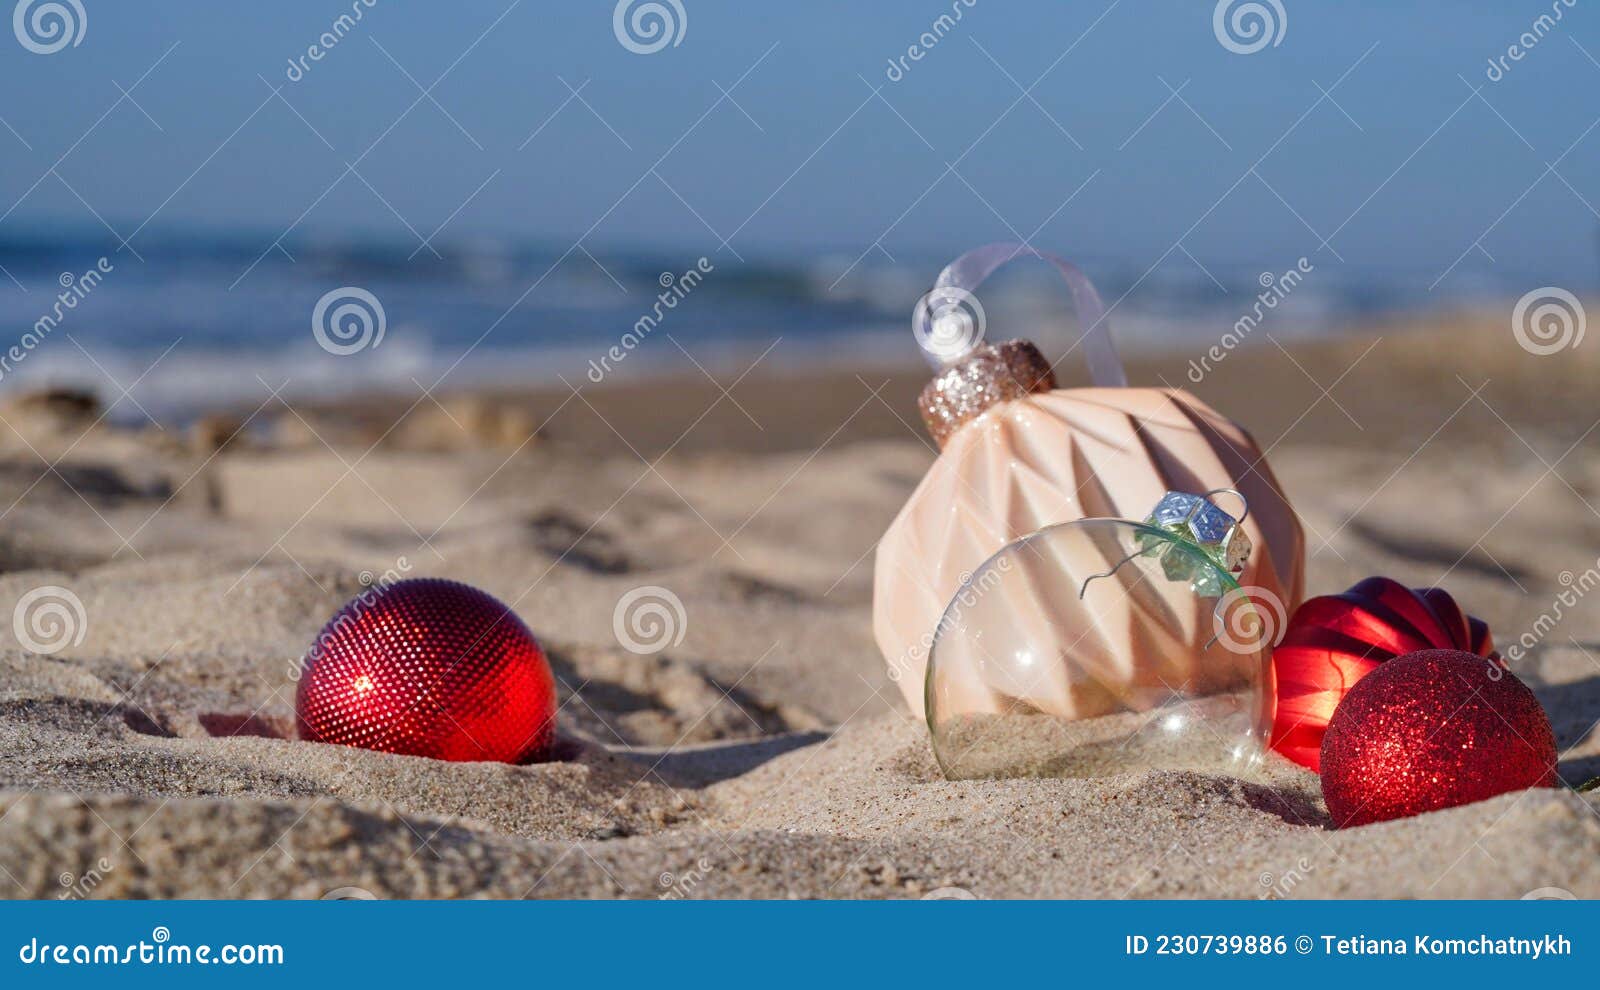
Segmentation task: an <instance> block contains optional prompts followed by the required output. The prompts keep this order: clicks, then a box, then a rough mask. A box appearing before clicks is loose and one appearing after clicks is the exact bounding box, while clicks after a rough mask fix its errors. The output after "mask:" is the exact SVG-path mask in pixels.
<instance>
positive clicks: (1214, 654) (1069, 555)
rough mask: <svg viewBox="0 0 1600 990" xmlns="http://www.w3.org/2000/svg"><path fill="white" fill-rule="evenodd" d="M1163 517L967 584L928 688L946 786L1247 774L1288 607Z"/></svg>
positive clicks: (1087, 527)
mask: <svg viewBox="0 0 1600 990" xmlns="http://www.w3.org/2000/svg"><path fill="white" fill-rule="evenodd" d="M1169 497H1170V496H1169ZM1184 497H1186V498H1195V496H1184ZM1200 501H1204V500H1203V499H1200ZM1162 504H1163V505H1167V504H1168V503H1167V502H1166V501H1165V500H1164V501H1163V503H1162ZM1206 505H1209V503H1206ZM1160 508H1161V507H1160V506H1158V507H1157V510H1158V511H1157V512H1153V513H1152V515H1151V517H1150V518H1149V519H1147V520H1146V521H1145V522H1143V523H1138V522H1133V521H1131V520H1126V519H1084V520H1079V521H1076V522H1069V523H1063V524H1061V525H1057V526H1051V527H1048V528H1046V529H1042V530H1039V531H1038V532H1036V533H1033V534H1031V535H1029V536H1025V537H1023V538H1022V539H1019V540H1017V541H1015V542H1013V543H1010V544H1008V545H1007V546H1006V547H1004V548H1003V549H1001V550H1000V551H999V552H998V553H996V554H995V555H994V556H992V557H990V558H989V559H988V560H986V561H985V562H984V563H983V564H982V565H981V566H980V567H978V568H977V570H976V571H974V572H973V574H972V575H971V577H970V578H969V579H967V580H966V581H964V582H963V583H962V586H961V590H960V591H959V592H958V593H957V594H956V596H955V597H954V599H952V601H951V602H950V605H949V607H948V608H947V609H946V610H945V613H944V615H943V617H942V618H941V619H940V621H939V625H938V627H937V629H936V630H935V632H934V635H933V644H932V647H931V649H930V651H929V656H928V668H927V678H926V697H925V701H926V710H927V719H928V727H929V729H930V730H931V731H932V735H933V749H934V753H935V755H936V756H937V757H938V760H939V764H940V766H941V767H942V768H943V769H944V772H945V774H946V776H948V777H950V778H951V779H963V778H979V777H1095V776H1101V775H1105V774H1112V773H1120V772H1125V771H1135V770H1141V769H1172V770H1196V771H1203V772H1220V773H1227V774H1232V775H1235V776H1249V775H1251V774H1252V773H1253V772H1254V771H1255V770H1256V768H1257V766H1258V764H1259V763H1260V761H1261V759H1262V755H1263V753H1264V751H1265V747H1266V743H1267V739H1268V735H1269V732H1270V730H1271V725H1272V697H1273V691H1272V666H1271V645H1272V640H1273V638H1274V637H1275V635H1276V632H1277V630H1279V629H1281V627H1282V624H1283V623H1282V617H1281V611H1282V607H1283V606H1282V605H1281V603H1278V602H1276V601H1275V597H1276V596H1274V595H1272V594H1271V593H1270V592H1267V591H1265V590H1264V589H1259V588H1240V586H1239V585H1238V583H1237V581H1236V580H1235V578H1234V576H1233V574H1232V573H1230V572H1229V570H1228V569H1227V567H1228V565H1229V563H1230V559H1229V558H1230V557H1236V555H1237V546H1236V545H1231V544H1230V539H1231V538H1232V533H1231V530H1230V531H1227V532H1220V531H1219V532H1216V533H1210V532H1207V531H1206V527H1205V526H1204V525H1198V526H1194V527H1192V528H1190V527H1189V526H1188V523H1189V521H1190V520H1187V519H1182V518H1178V519H1162V518H1160V512H1159V510H1160ZM1169 514H1170V513H1169ZM1224 518H1226V516H1224ZM1209 537H1215V539H1210V538H1209Z"/></svg>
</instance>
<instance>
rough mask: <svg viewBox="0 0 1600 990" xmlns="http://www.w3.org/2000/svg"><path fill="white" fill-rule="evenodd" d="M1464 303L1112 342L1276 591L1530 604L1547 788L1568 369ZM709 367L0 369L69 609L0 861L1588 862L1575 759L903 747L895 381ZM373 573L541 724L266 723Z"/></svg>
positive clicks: (1571, 866) (435, 889)
mask: <svg viewBox="0 0 1600 990" xmlns="http://www.w3.org/2000/svg"><path fill="white" fill-rule="evenodd" d="M1505 319H1506V318H1505V314H1504V313H1502V312H1494V313H1488V314H1483V315H1472V314H1466V315H1456V316H1439V317H1437V318H1434V319H1431V320H1430V321H1429V322H1428V323H1427V324H1425V325H1412V326H1393V325H1381V326H1370V327H1361V328H1354V329H1353V330H1352V331H1351V332H1350V333H1348V334H1346V335H1343V336H1341V337H1338V338H1336V339H1329V340H1321V341H1317V342H1314V343H1299V344H1294V345H1292V346H1290V345H1285V346H1280V345H1279V344H1278V343H1276V342H1274V341H1272V340H1270V339H1261V340H1258V341H1253V342H1252V345H1251V346H1249V347H1247V348H1243V349H1240V350H1238V351H1236V352H1233V353H1230V354H1229V355H1228V357H1227V359H1226V360H1225V361H1223V362H1221V363H1219V364H1218V365H1217V366H1216V367H1215V368H1214V369H1213V370H1212V371H1211V372H1210V373H1209V374H1206V375H1204V376H1202V378H1203V380H1202V381H1201V382H1200V383H1198V384H1195V383H1194V382H1193V381H1192V380H1190V378H1189V377H1188V374H1187V369H1188V368H1189V360H1190V358H1191V357H1192V355H1191V354H1188V353H1181V354H1180V353H1176V352H1174V353H1173V354H1172V355H1170V356H1159V355H1157V356H1144V357H1140V356H1135V358H1134V359H1133V360H1130V362H1129V364H1130V378H1131V379H1132V380H1133V381H1134V382H1135V383H1138V384H1160V383H1162V382H1167V383H1169V384H1172V385H1179V386H1184V387H1189V388H1191V389H1192V390H1193V391H1194V392H1195V393H1196V394H1197V395H1199V396H1200V397H1201V398H1203V399H1205V400H1206V401H1207V402H1209V403H1211V404H1212V405H1213V406H1215V407H1216V408H1217V409H1219V410H1221V411H1223V412H1225V413H1227V414H1228V415H1230V416H1232V417H1234V418H1235V419H1237V420H1239V421H1240V422H1242V423H1243V424H1244V425H1245V426H1246V427H1248V428H1249V429H1250V430H1251V431H1252V433H1253V434H1254V435H1255V437H1256V438H1257V440H1258V441H1259V442H1260V444H1261V446H1262V447H1263V448H1265V449H1267V450H1268V452H1269V454H1268V456H1269V458H1270V460H1271V463H1272V465H1273V467H1274V469H1275V471H1276V473H1277V475H1278V477H1279V479H1280V480H1281V481H1282V482H1283V484H1284V486H1285V487H1286V489H1287V490H1288V493H1289V495H1290V497H1291V499H1292V501H1293V503H1294V506H1295V508H1296V509H1297V510H1298V512H1299V514H1300V516H1301V518H1302V522H1303V524H1304V526H1305V530H1306V539H1307V554H1308V566H1307V585H1308V588H1309V589H1310V591H1311V592H1312V593H1330V592H1334V591H1339V590H1342V589H1344V588H1345V587H1347V586H1348V585H1350V584H1351V583H1353V582H1354V581H1356V580H1358V579H1360V578H1362V577H1365V576H1368V575H1372V574H1385V575H1389V576H1392V577H1395V578H1397V579H1399V580H1402V581H1405V582H1407V583H1410V584H1414V585H1419V586H1420V585H1429V584H1442V585H1443V586H1444V587H1446V588H1448V589H1449V590H1450V591H1451V593H1452V594H1454V595H1455V596H1456V598H1457V599H1458V600H1459V601H1460V602H1461V603H1462V604H1463V605H1464V606H1465V607H1466V608H1467V609H1468V610H1469V611H1471V612H1472V613H1474V614H1476V615H1478V616H1480V617H1482V618H1483V619H1485V620H1486V621H1487V622H1488V623H1489V624H1490V627H1491V628H1492V630H1493V632H1494V635H1495V638H1496V641H1497V642H1498V643H1499V644H1501V649H1502V651H1504V650H1505V648H1506V647H1507V646H1509V645H1510V644H1512V643H1515V642H1517V641H1518V640H1519V638H1520V637H1522V636H1523V635H1524V634H1529V635H1532V633H1531V632H1530V631H1531V630H1534V629H1536V628H1537V629H1540V630H1541V632H1540V634H1539V635H1538V636H1536V637H1534V640H1535V641H1534V643H1533V645H1532V646H1531V648H1529V649H1527V650H1526V651H1524V652H1525V653H1526V656H1525V657H1524V658H1523V659H1522V660H1521V661H1520V662H1517V663H1514V664H1513V666H1512V669H1513V671H1514V672H1515V673H1516V674H1517V675H1518V676H1519V677H1520V678H1522V679H1523V680H1524V681H1525V682H1526V683H1527V684H1528V685H1529V686H1530V687H1531V688H1532V689H1533V690H1534V692H1535V693H1536V695H1537V696H1538V698H1539V700H1540V702H1541V703H1542V704H1543V705H1544V706H1545V708H1546V710H1547V711H1548V713H1549V715H1550V718H1551V722H1552V725H1553V727H1554V730H1555V735H1556V741H1557V745H1558V747H1559V749H1560V753H1561V762H1560V772H1561V775H1562V777H1563V779H1564V780H1565V781H1566V782H1567V784H1569V785H1573V786H1576V785H1579V784H1581V783H1582V782H1584V781H1585V780H1587V779H1589V778H1591V777H1594V776H1596V775H1600V738H1597V737H1596V735H1595V733H1594V731H1593V729H1594V724H1595V721H1596V719H1597V718H1600V612H1597V611H1596V610H1594V609H1588V608H1585V607H1579V608H1576V609H1572V610H1568V611H1565V612H1564V614H1563V615H1562V617H1561V618H1560V620H1559V621H1558V622H1556V623H1554V624H1553V625H1543V624H1541V623H1540V617H1541V616H1542V615H1544V614H1545V613H1547V612H1548V611H1549V610H1550V609H1551V606H1552V603H1553V602H1554V601H1555V600H1556V596H1557V595H1558V594H1559V593H1560V592H1561V591H1562V590H1563V589H1564V588H1565V587H1566V586H1567V585H1568V584H1570V583H1571V581H1572V579H1573V576H1574V575H1582V574H1583V573H1585V572H1586V571H1588V570H1590V569H1592V568H1595V567H1596V566H1597V562H1596V558H1597V556H1600V511H1597V510H1600V455H1597V454H1596V453H1595V451H1596V449H1597V447H1596V443H1595V434H1594V431H1595V429H1596V418H1597V417H1600V409H1597V408H1596V406H1595V403H1594V402H1593V399H1592V394H1593V382H1594V380H1595V374H1596V372H1597V371H1600V361H1597V359H1595V358H1594V357H1593V354H1594V351H1593V350H1592V349H1575V350H1567V351H1563V352H1561V353H1560V354H1556V355H1551V356H1547V357H1539V356H1534V355H1531V354H1529V353H1527V352H1525V351H1523V350H1522V349H1521V348H1519V347H1517V345H1516V343H1515V341H1514V340H1513V339H1512V338H1511V335H1510V333H1509V332H1508V330H1507V326H1506V322H1505ZM685 332H687V331H685ZM783 357H784V355H783V354H782V353H778V354H776V355H775V356H774V358H772V359H771V361H772V364H773V365H777V364H778V363H779V362H780V361H781V359H782V358H783ZM1062 370H1063V372H1064V375H1063V377H1064V379H1065V381H1064V384H1068V385H1070V384H1073V383H1075V382H1076V381H1078V378H1077V377H1076V376H1077V375H1079V374H1080V372H1079V369H1077V368H1075V367H1072V366H1071V364H1070V362H1069V363H1068V364H1067V365H1064V366H1063V369H1062ZM742 371H744V369H743V368H742V367H741V368H734V369H728V370H727V371H726V372H725V371H724V370H723V369H713V372H714V374H715V379H716V380H715V381H714V380H712V378H711V377H709V376H698V377H691V378H687V379H683V380H672V381H645V382H633V383H623V384H616V385H612V384H610V383H607V384H604V385H600V386H592V385H590V384H589V383H588V382H582V383H578V384H582V386H583V388H582V390H581V391H578V392H574V391H573V390H571V389H562V388H555V389H545V390H539V391H535V392H528V393H512V392H503V391H501V392H479V393H472V394H462V393H453V392H449V391H448V390H445V391H443V392H442V393H441V394H440V395H438V396H437V397H431V396H423V397H419V396H418V395H416V394H414V393H413V394H408V395H395V396H392V397H388V398H382V397H380V398H372V399H363V400H361V401H359V402H354V401H352V402H337V401H333V402H321V403H309V402H307V403H295V404H292V405H285V404H283V403H281V402H277V401H265V400H267V395H266V394H265V393H263V394H262V395H261V396H257V397H249V396H247V397H243V398H241V400H240V403H239V405H238V406H237V408H230V409H218V410H216V411H215V412H214V413H213V414H212V415H210V416H208V417H206V418H204V419H203V420H201V421H200V422H198V423H195V424H193V425H191V426H187V427H180V426H177V425H171V426H168V428H167V429H165V430H159V429H156V428H154V427H151V426H150V425H148V424H146V425H144V426H142V427H119V426H112V425H110V424H109V422H108V421H106V420H101V421H98V422H97V421H96V417H97V416H98V415H99V412H98V411H97V410H96V409H94V408H93V407H92V406H87V407H86V406H85V405H84V404H83V403H75V402H72V401H68V399H67V398H65V397H57V398H56V399H55V400H48V399H44V398H39V397H35V398H33V399H31V400H27V401H24V400H20V399H18V398H16V397H13V398H12V399H11V400H10V402H9V403H8V404H7V405H5V406H4V408H0V419H3V422H4V426H5V427H6V428H5V429H4V430H0V510H4V511H3V514H0V572H3V574H0V615H5V616H10V615H11V614H12V611H13V608H14V606H15V604H16V603H17V602H18V601H19V600H20V599H21V598H22V597H23V596H24V595H26V594H27V593H29V592H30V591H32V590H33V589H36V588H38V587H41V586H48V585H57V586H61V587H65V588H69V589H71V591H72V592H73V593H74V594H75V595H76V596H77V597H78V598H79V599H80V600H81V602H82V604H83V607H84V616H85V622H84V635H83V637H82V640H81V642H73V643H69V644H67V645H66V647H65V648H64V649H62V650H60V651H59V652H55V653H52V654H49V655H41V654H39V653H36V652H29V651H27V650H25V649H24V648H23V647H22V645H21V644H19V642H18V641H17V639H16V637H15V636H13V635H10V629H9V627H8V634H7V635H6V636H5V637H0V672H3V673H0V895H4V896H8V897H30V898H54V897H61V896H92V897H97V898H98V897H202V898H210V897H295V898H318V897H324V896H327V895H329V893H330V892H334V891H344V894H342V895H340V896H351V894H350V892H349V890H348V888H356V889H357V892H356V895H355V896H359V895H360V894H361V893H362V892H365V893H368V894H370V895H372V896H376V897H382V898H457V897H492V898H520V897H538V898H559V897H604V898H611V897H631V898H650V897H663V896H664V897H673V898H678V897H681V898H705V897H762V898H767V897H773V898H787V897H851V898H857V897H865V898H916V897H923V896H926V895H929V894H930V893H934V892H942V893H941V896H966V895H969V894H970V895H971V896H975V897H981V898H1008V897H1030V898H1031V897H1107V898H1121V897H1226V898H1258V897H1492V898H1518V897H1522V896H1524V895H1525V894H1528V893H1529V892H1532V891H1538V890H1542V889H1546V888H1558V889H1559V890H1560V891H1565V892H1570V893H1571V894H1574V895H1576V896H1580V897H1595V896H1600V855H1597V853H1600V807H1597V799H1596V798H1594V797H1593V796H1589V797H1585V796H1583V795H1581V794H1579V793H1576V792H1574V791H1573V790H1571V789H1570V788H1561V789H1554V790H1541V791H1533V792H1523V793H1514V794H1508V795H1505V796H1502V797H1499V798H1495V799H1493V800H1490V801H1487V802H1483V803H1480V804H1475V805H1471V806H1467V807H1462V808H1456V809H1453V810H1449V811H1444V812H1437V813H1433V814H1428V815H1423V816H1420V817H1417V818H1412V819H1407V820H1402V821H1396V822H1390V823H1385V824H1379V825H1372V826H1367V827H1362V828H1354V829H1348V830H1335V829H1333V828H1331V827H1330V823H1329V821H1328V818H1327V814H1326V810H1325V808H1324V807H1323V805H1322V802H1321V797H1320V793H1319V788H1318V784H1317V780H1316V777H1315V775H1313V774H1311V773H1309V772H1306V771H1303V770H1300V769H1298V768H1296V767H1293V766H1291V765H1288V764H1287V763H1274V764H1273V765H1271V766H1270V767H1269V768H1268V771H1267V772H1266V773H1265V774H1264V775H1263V777H1262V779H1261V780H1258V781H1249V782H1244V781H1238V780H1234V779H1231V778H1228V777H1224V776H1207V775H1201V774H1194V773H1160V772H1145V773H1137V774H1125V775H1120V776H1114V777H1108V778H1102V779H1095V780H1005V781H962V782H950V781H946V780H944V779H943V777H942V776H941V774H940V772H939V770H938V768H937V766H936V764H935V763H934V759H933V755H932V753H931V751H930V749H929V745H928V739H927V731H926V728H925V726H924V725H923V724H921V723H919V722H917V721H914V720H913V719H912V718H911V717H910V716H909V715H908V714H907V713H906V712H905V710H904V706H903V704H902V703H901V700H900V697H899V693H898V691H897V690H896V689H895V687H894V686H893V685H892V684H891V683H890V682H889V680H888V678H887V677H886V675H885V673H884V664H883V661H882V659H881V657H880V656H879V653H878V650H877V648H876V647H875V645H874V643H873V639H872V634H871V588H872V551H873V548H874V544H875V541H876V540H877V538H878V537H879V536H880V535H881V533H882V532H883V529H884V527H885V526H886V525H887V524H888V522H889V521H890V519H891V518H893V516H894V514H895V513H896V511H897V510H898V508H899V507H900V505H901V504H902V503H903V502H904V500H905V498H906V497H907V495H908V494H909V493H910V491H911V489H912V487H913V486H914V485H915V483H916V481H917V479H918V478H919V477H920V476H921V474H922V473H923V472H924V471H925V470H926V468H927V466H928V465H929V464H930V463H931V461H932V459H933V457H934V453H935V452H934V449H933V448H932V446H931V443H930V441H929V440H928V439H927V437H926V436H925V435H923V433H922V430H921V426H920V424H919V423H918V421H917V418H916V407H915V401H914V397H915V393H916V390H917V389H918V388H919V387H920V386H921V384H922V382H923V381H924V380H925V374H924V373H923V372H921V371H919V370H918V369H917V368H914V367H911V366H907V367H905V368H902V369H897V370H896V369H891V370H889V371H881V370H871V371H868V370H862V371H854V370H849V371H845V370H841V371H828V370H817V371H814V372H805V373H797V374H794V373H790V374H780V373H778V372H777V371H776V370H775V368H773V367H768V366H765V365H763V366H758V367H757V368H756V369H755V370H753V371H751V372H749V373H748V374H747V375H745V376H744V377H743V378H740V377H739V375H740V373H741V372H742ZM735 379H738V381H737V384H733V383H734V381H735ZM725 388H726V389H727V391H726V392H725V391H724V389H725ZM241 427H242V428H241ZM236 430H237V433H236V432H235V431H236ZM230 437H231V439H230ZM7 507H9V508H7ZM388 572H396V573H401V574H404V576H441V577H449V578H453V579H456V580H459V581H464V582H467V583H470V584H473V585H476V586H478V587H480V588H483V589H484V590H486V591H488V592H490V593H491V594H493V595H495V596H497V597H499V598H500V599H502V600H503V601H505V602H507V603H508V604H510V605H511V606H512V607H513V609H514V610H515V611H516V612H517V614H518V615H519V616H520V617H521V618H522V619H523V620H524V621H525V622H526V623H527V625H528V626H529V627H530V628H531V629H532V630H533V631H534V632H535V633H536V634H537V635H538V636H539V638H540V639H541V641H542V642H543V644H544V646H545V648H546V650H547V651H548V653H549V656H550V659H551V661H552V664H553V666H554V669H555V673H556V675H557V678H558V682H559V691H560V700H561V704H562V707H561V710H560V716H559V718H560V732H561V736H562V743H561V747H560V754H559V755H560V759H558V760H555V761H553V762H548V763H541V764H535V765H528V766H506V765H499V764H454V763H443V762H436V761H432V760H426V759H421V758H414V757H402V756H391V755H386V754H381V753H375V752H367V751H362V750H356V749H350V748H344V747H335V746H328V745H320V744H314V743H308V742H301V741H297V740H296V739H294V711H293V695H294V678H295V676H296V669H297V664H298V660H299V658H300V657H301V655H302V654H303V652H304V651H305V649H306V648H307V646H308V645H309V644H310V642H311V640H312V638H313V637H314V636H315V635H316V633H317V631H318V629H319V628H320V627H321V626H322V624H323V623H324V622H326V621H327V619H328V618H329V617H330V616H331V615H332V614H333V612H334V611H335V610H336V609H337V608H338V607H339V606H340V605H341V604H342V603H343V602H345V601H346V600H347V599H349V598H350V597H351V596H352V595H354V594H355V593H357V592H358V591H360V590H361V588H362V586H363V585H362V580H363V578H362V576H363V574H364V573H365V574H366V575H367V577H368V579H370V578H371V577H372V576H373V575H382V574H385V573H388ZM1563 575H1566V577H1563ZM641 586H661V587H664V588H668V589H670V590H671V591H672V592H673V593H674V594H675V595H676V596H677V597H678V598H679V599H680V600H681V601H682V602H683V605H684V609H685V613H684V614H685V627H684V630H683V631H684V636H683V638H682V641H681V642H678V643H676V644H675V645H669V646H668V647H667V648H666V649H664V650H663V651H661V652H659V653H656V654H653V655H638V654H635V653H633V652H630V651H629V650H628V649H625V648H624V646H623V645H621V644H620V643H619V641H618V637H617V635H616V633H615V631H614V624H613V612H614V609H615V607H616V604H617V602H618V600H619V599H620V598H621V597H622V596H623V595H624V594H626V593H627V592H629V591H630V590H632V589H635V588H638V587H641ZM91 877H92V878H93V881H92V883H87V884H86V880H87V879H88V878H91ZM86 887H87V889H86ZM952 888H954V889H955V890H954V892H952V890H951V889H952Z"/></svg>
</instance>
